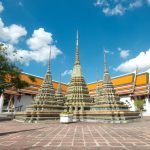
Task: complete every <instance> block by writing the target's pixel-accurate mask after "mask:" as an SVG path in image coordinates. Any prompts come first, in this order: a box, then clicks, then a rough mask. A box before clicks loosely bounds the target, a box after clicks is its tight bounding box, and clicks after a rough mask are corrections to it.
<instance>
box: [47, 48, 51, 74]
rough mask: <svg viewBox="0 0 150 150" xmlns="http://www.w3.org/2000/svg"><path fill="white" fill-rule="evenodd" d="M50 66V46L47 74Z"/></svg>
mask: <svg viewBox="0 0 150 150" xmlns="http://www.w3.org/2000/svg"><path fill="white" fill-rule="evenodd" d="M50 64H51V46H50V51H49V59H48V68H47V72H50Z"/></svg>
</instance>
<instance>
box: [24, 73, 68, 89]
mask: <svg viewBox="0 0 150 150" xmlns="http://www.w3.org/2000/svg"><path fill="white" fill-rule="evenodd" d="M21 79H22V80H24V81H26V82H28V83H29V84H33V85H38V86H40V85H41V84H42V83H43V79H42V78H40V77H35V82H32V81H31V80H30V78H29V75H27V74H24V73H22V74H21ZM58 84H59V83H58V82H56V81H53V87H54V89H57V87H58ZM61 87H62V90H63V91H66V90H67V85H66V84H63V83H62V84H61Z"/></svg>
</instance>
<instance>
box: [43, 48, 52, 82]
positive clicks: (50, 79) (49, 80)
mask: <svg viewBox="0 0 150 150" xmlns="http://www.w3.org/2000/svg"><path fill="white" fill-rule="evenodd" d="M50 61H51V46H50V52H49V59H48V67H47V72H46V75H45V78H44V82H52V77H51V71H50Z"/></svg>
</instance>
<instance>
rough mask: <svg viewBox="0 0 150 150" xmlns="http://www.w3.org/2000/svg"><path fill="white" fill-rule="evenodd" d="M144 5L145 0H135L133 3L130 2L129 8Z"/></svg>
mask: <svg viewBox="0 0 150 150" xmlns="http://www.w3.org/2000/svg"><path fill="white" fill-rule="evenodd" d="M142 5H143V0H135V1H134V2H132V3H129V9H133V8H138V7H141V6H142Z"/></svg>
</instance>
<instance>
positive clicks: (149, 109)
mask: <svg viewBox="0 0 150 150" xmlns="http://www.w3.org/2000/svg"><path fill="white" fill-rule="evenodd" d="M144 109H145V110H146V111H145V112H143V116H150V98H148V97H146V98H145V106H144Z"/></svg>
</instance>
